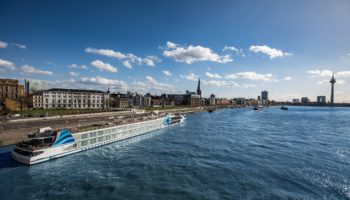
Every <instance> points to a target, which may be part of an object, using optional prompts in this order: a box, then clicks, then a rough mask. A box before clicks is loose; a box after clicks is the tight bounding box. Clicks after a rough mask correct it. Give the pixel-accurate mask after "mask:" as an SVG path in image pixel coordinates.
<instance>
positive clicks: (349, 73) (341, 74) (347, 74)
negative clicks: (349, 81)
mask: <svg viewBox="0 0 350 200" xmlns="http://www.w3.org/2000/svg"><path fill="white" fill-rule="evenodd" d="M337 76H338V77H345V78H349V77H350V71H341V72H337Z"/></svg>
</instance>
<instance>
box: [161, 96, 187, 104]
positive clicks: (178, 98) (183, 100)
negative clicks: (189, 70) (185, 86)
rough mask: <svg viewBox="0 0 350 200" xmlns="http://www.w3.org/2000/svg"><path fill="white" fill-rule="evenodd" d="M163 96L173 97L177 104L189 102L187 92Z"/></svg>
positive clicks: (166, 97)
mask: <svg viewBox="0 0 350 200" xmlns="http://www.w3.org/2000/svg"><path fill="white" fill-rule="evenodd" d="M162 97H163V98H165V99H171V100H173V101H174V102H175V105H176V106H181V105H186V104H187V95H186V94H163V95H162Z"/></svg>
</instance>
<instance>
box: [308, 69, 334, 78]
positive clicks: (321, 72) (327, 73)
mask: <svg viewBox="0 0 350 200" xmlns="http://www.w3.org/2000/svg"><path fill="white" fill-rule="evenodd" d="M306 72H307V73H308V74H310V75H311V77H312V78H313V77H331V76H332V74H333V72H332V71H330V70H327V69H325V70H319V69H315V70H308V71H306Z"/></svg>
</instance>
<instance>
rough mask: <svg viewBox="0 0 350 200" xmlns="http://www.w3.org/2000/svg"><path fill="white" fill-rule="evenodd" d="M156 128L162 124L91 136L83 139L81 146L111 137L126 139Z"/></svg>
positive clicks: (107, 139)
mask: <svg viewBox="0 0 350 200" xmlns="http://www.w3.org/2000/svg"><path fill="white" fill-rule="evenodd" d="M156 128H160V125H151V126H147V127H143V128H138V129H137V130H128V131H125V132H121V133H119V134H116V133H115V134H111V135H106V136H101V137H97V138H96V137H95V138H90V139H87V140H82V141H81V142H80V144H81V146H82V147H84V146H87V145H89V144H95V143H96V142H103V141H109V140H110V139H115V138H118V139H124V138H128V137H133V136H136V135H138V134H139V133H140V132H147V131H150V130H154V129H156Z"/></svg>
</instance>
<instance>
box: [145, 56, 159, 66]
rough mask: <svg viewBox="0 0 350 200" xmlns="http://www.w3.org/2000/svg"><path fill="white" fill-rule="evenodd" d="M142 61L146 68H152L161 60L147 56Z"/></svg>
mask: <svg viewBox="0 0 350 200" xmlns="http://www.w3.org/2000/svg"><path fill="white" fill-rule="evenodd" d="M142 61H143V62H144V63H145V65H147V66H151V67H154V66H155V63H156V62H160V61H161V60H160V59H159V58H158V57H157V56H147V57H146V58H143V59H142Z"/></svg>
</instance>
